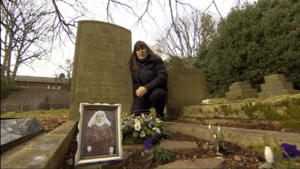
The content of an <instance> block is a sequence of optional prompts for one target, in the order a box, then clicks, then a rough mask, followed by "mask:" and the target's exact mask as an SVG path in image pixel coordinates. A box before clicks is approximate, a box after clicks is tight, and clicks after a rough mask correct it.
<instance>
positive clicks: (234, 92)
mask: <svg viewBox="0 0 300 169" xmlns="http://www.w3.org/2000/svg"><path fill="white" fill-rule="evenodd" d="M239 96H240V97H241V98H242V99H245V98H251V97H257V91H256V90H255V89H252V88H251V84H249V83H248V82H236V83H233V84H232V85H231V86H229V92H227V93H226V98H227V99H228V100H234V99H235V98H237V97H239Z"/></svg>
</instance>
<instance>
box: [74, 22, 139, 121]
mask: <svg viewBox="0 0 300 169" xmlns="http://www.w3.org/2000/svg"><path fill="white" fill-rule="evenodd" d="M131 53H132V52H131V32H130V31H129V30H127V29H125V28H122V27H120V26H117V25H113V24H109V23H105V22H98V21H79V24H78V30H77V37H76V47H75V57H74V68H73V75H72V85H71V97H70V119H71V120H75V121H79V117H80V116H79V104H80V102H88V103H110V104H115V103H120V104H122V111H125V112H130V109H131V105H132V102H133V95H132V93H133V88H132V78H131V72H130V69H129V64H128V61H129V59H130V57H131Z"/></svg>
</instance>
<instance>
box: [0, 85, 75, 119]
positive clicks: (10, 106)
mask: <svg viewBox="0 0 300 169" xmlns="http://www.w3.org/2000/svg"><path fill="white" fill-rule="evenodd" d="M69 103H70V90H55V89H53V90H49V89H24V90H20V91H17V92H14V93H11V94H10V95H9V96H8V98H6V99H4V100H1V113H5V112H8V111H32V110H40V109H43V110H48V109H50V108H51V107H54V108H55V109H59V108H66V109H68V108H69Z"/></svg>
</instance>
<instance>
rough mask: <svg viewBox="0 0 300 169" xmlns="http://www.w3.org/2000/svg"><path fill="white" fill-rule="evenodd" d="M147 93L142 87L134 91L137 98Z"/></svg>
mask: <svg viewBox="0 0 300 169" xmlns="http://www.w3.org/2000/svg"><path fill="white" fill-rule="evenodd" d="M147 92H148V91H147V88H146V87H144V86H141V87H139V88H138V89H137V90H136V95H137V96H138V97H143V96H144V95H145V94H146V93H147Z"/></svg>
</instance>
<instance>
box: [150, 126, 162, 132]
mask: <svg viewBox="0 0 300 169" xmlns="http://www.w3.org/2000/svg"><path fill="white" fill-rule="evenodd" d="M152 130H155V132H156V133H157V134H160V132H161V131H160V129H159V128H157V127H153V128H152Z"/></svg>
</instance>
